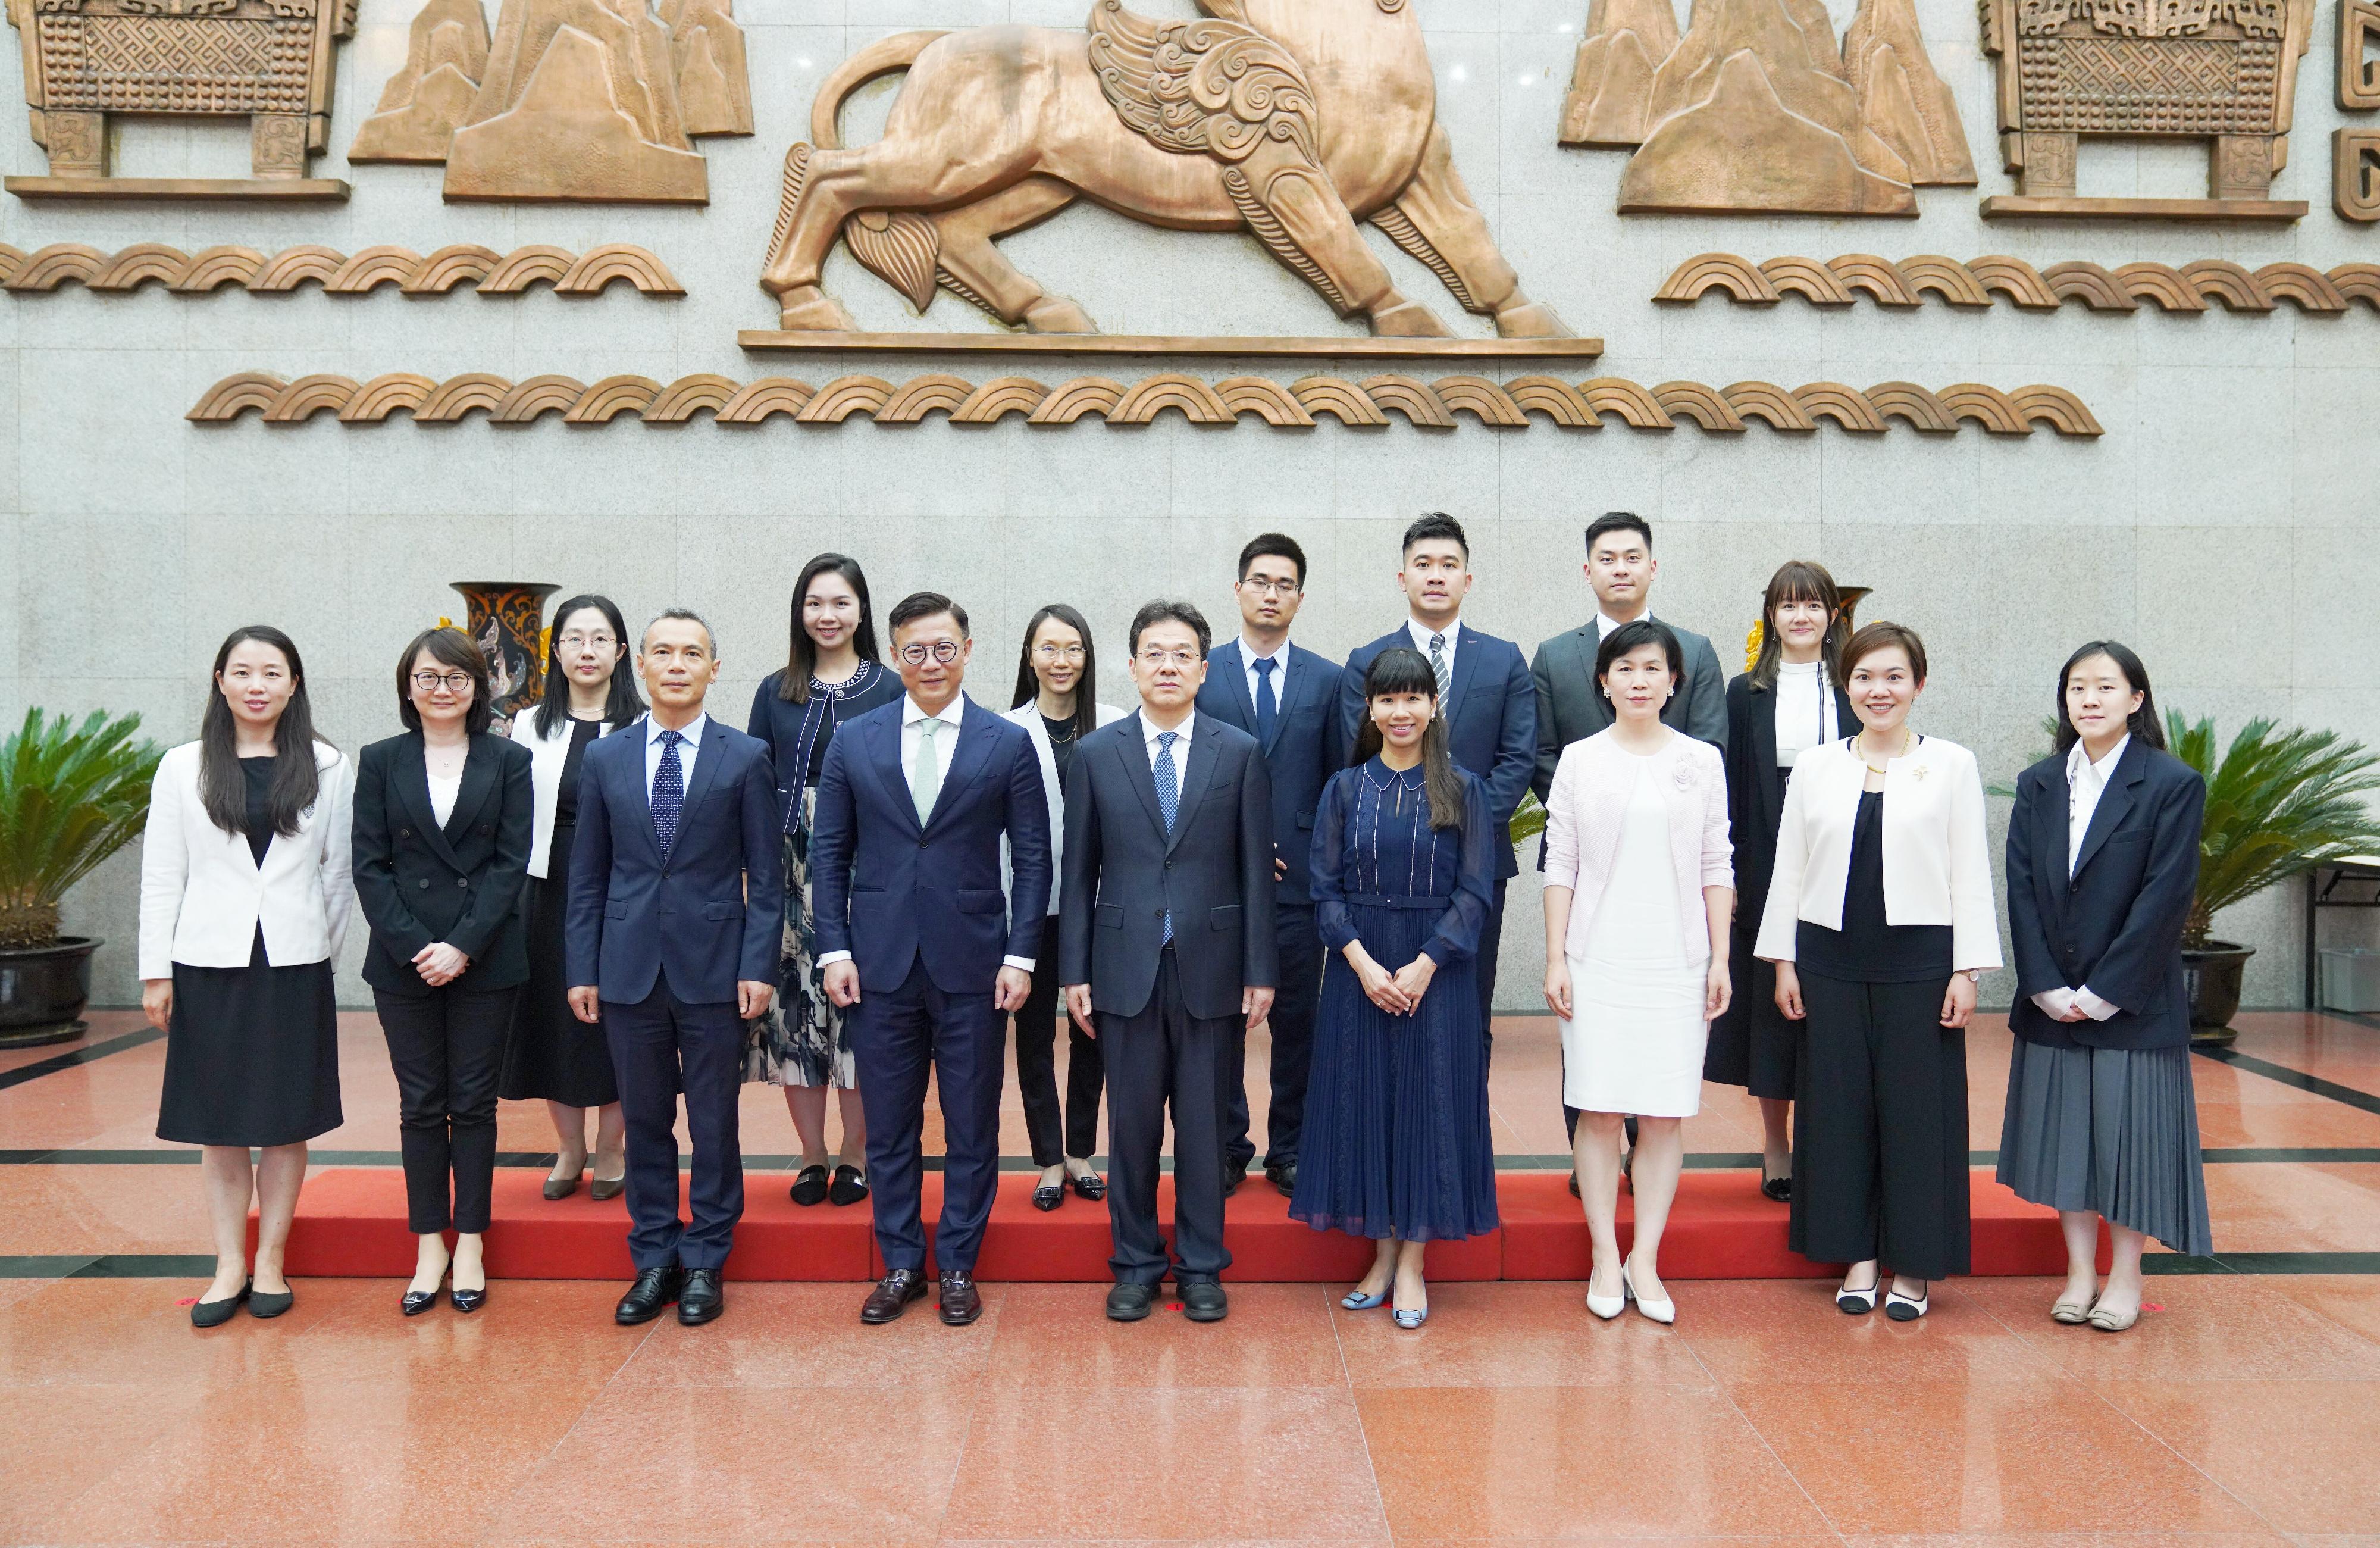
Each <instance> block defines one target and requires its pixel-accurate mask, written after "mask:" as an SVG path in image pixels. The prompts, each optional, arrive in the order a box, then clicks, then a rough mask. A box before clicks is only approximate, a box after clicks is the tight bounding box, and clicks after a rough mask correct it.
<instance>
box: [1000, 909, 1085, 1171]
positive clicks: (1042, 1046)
mask: <svg viewBox="0 0 2380 1548" xmlns="http://www.w3.org/2000/svg"><path fill="white" fill-rule="evenodd" d="M1034 961H1035V963H1036V964H1037V965H1038V966H1037V967H1036V969H1035V970H1034V974H1033V989H1032V992H1031V993H1028V994H1026V996H1025V1005H1024V1006H1023V1008H1022V1009H1020V1010H1018V1011H1017V1013H1016V1020H1015V1026H1016V1092H1017V1095H1018V1096H1019V1097H1020V1098H1022V1099H1023V1100H1024V1103H1025V1138H1026V1143H1027V1144H1029V1145H1031V1146H1032V1147H1033V1164H1034V1165H1036V1166H1055V1165H1057V1164H1059V1163H1060V1162H1062V1161H1064V1160H1065V1159H1066V1157H1068V1156H1070V1155H1072V1156H1079V1157H1081V1158H1082V1159H1083V1160H1085V1161H1088V1160H1089V1159H1090V1158H1091V1157H1092V1156H1093V1155H1095V1154H1097V1153H1098V1152H1099V1087H1100V1085H1101V1084H1102V1080H1103V1072H1104V1069H1105V1067H1104V1066H1103V1065H1102V1064H1101V1063H1100V1060H1099V1041H1098V1040H1097V1039H1095V1038H1088V1037H1085V1036H1084V1035H1083V1030H1082V1029H1081V1028H1080V1027H1077V1026H1075V1018H1073V1017H1071V1016H1068V1017H1066V1018H1065V1019H1066V1037H1067V1040H1068V1041H1067V1043H1066V1105H1065V1108H1064V1110H1063V1112H1062V1113H1061V1111H1060V1109H1059V1106H1058V1018H1060V1017H1061V1016H1064V1015H1065V1012H1064V1008H1063V1006H1062V995H1061V994H1060V993H1059V984H1058V916H1057V915H1055V914H1051V915H1050V918H1049V920H1048V922H1046V923H1044V924H1043V925H1042V927H1041V955H1040V956H1038V957H1035V958H1034Z"/></svg>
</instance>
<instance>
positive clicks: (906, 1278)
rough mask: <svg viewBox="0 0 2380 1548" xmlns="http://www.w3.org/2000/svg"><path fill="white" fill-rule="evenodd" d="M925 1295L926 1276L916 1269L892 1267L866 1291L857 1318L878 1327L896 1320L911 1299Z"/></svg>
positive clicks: (921, 1297) (918, 1298) (917, 1298)
mask: <svg viewBox="0 0 2380 1548" xmlns="http://www.w3.org/2000/svg"><path fill="white" fill-rule="evenodd" d="M925 1297H926V1276H925V1275H924V1274H920V1273H919V1272H918V1271H917V1270H916V1269H894V1270H893V1271H892V1273H891V1274H886V1275H885V1276H884V1280H883V1283H881V1284H880V1285H878V1286H876V1288H875V1289H873V1290H870V1291H869V1292H868V1299H867V1300H866V1301H864V1302H862V1303H861V1305H860V1308H859V1320H860V1321H861V1322H863V1323H868V1325H869V1326H870V1327H880V1326H882V1325H883V1324H884V1323H890V1322H894V1321H897V1320H898V1319H899V1318H900V1315H901V1313H903V1312H904V1311H906V1310H909V1303H910V1302H911V1301H913V1300H923V1299H924V1298H925Z"/></svg>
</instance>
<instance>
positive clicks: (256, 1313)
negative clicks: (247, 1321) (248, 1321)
mask: <svg viewBox="0 0 2380 1548" xmlns="http://www.w3.org/2000/svg"><path fill="white" fill-rule="evenodd" d="M295 1305H297V1291H295V1290H284V1291H282V1292H281V1293H280V1294H279V1295H277V1296H268V1295H266V1294H265V1293H264V1292H263V1291H261V1290H255V1289H251V1290H249V1292H248V1314H249V1316H251V1317H256V1318H261V1319H263V1320H264V1321H267V1322H270V1321H271V1320H272V1319H273V1318H275V1317H278V1316H280V1315H281V1314H282V1313H283V1312H285V1311H286V1310H289V1309H290V1308H291V1307H293V1306H295Z"/></svg>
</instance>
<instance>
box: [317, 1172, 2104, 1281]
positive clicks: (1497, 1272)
mask: <svg viewBox="0 0 2380 1548" xmlns="http://www.w3.org/2000/svg"><path fill="white" fill-rule="evenodd" d="M544 1180H545V1178H544V1174H542V1173H541V1172H538V1171H535V1170H530V1169H517V1170H505V1171H501V1172H499V1173H497V1174H496V1190H495V1224H494V1226H493V1228H492V1229H491V1230H490V1231H489V1233H488V1244H487V1253H488V1272H489V1273H490V1274H492V1275H494V1276H495V1277H497V1278H500V1279H625V1278H628V1277H630V1276H631V1274H632V1270H631V1269H630V1267H629V1264H628V1250H627V1243H626V1236H627V1228H628V1212H627V1206H626V1202H625V1200H620V1199H614V1200H612V1201H609V1202H606V1203H601V1204H599V1203H597V1202H595V1201H593V1200H592V1199H590V1198H589V1197H588V1195H587V1193H586V1192H585V1190H583V1189H582V1190H581V1191H580V1192H578V1193H577V1194H576V1195H574V1196H573V1197H571V1198H568V1199H565V1200H563V1201H560V1202H557V1203H549V1202H547V1201H546V1200H545V1199H544V1198H543V1197H542V1194H541V1188H542V1184H543V1183H544ZM787 1181H788V1179H786V1178H784V1177H783V1176H778V1175H776V1174H773V1173H758V1172H756V1173H753V1174H752V1175H751V1176H749V1177H748V1178H747V1184H746V1191H745V1211H744V1220H743V1224H742V1225H739V1226H738V1227H737V1228H736V1232H735V1257H734V1259H732V1260H731V1261H730V1262H729V1263H728V1274H729V1276H730V1277H732V1278H736V1279H747V1280H753V1279H783V1280H847V1281H852V1282H859V1281H865V1280H871V1279H874V1278H877V1277H878V1276H879V1275H880V1274H882V1272H883V1267H884V1265H883V1262H882V1260H881V1259H880V1258H879V1257H878V1256H877V1254H876V1246H875V1235H874V1232H873V1231H872V1230H871V1228H870V1225H869V1217H868V1206H866V1205H864V1204H862V1205H856V1206H854V1207H852V1208H850V1209H837V1208H835V1207H834V1206H832V1205H831V1204H820V1205H818V1206H816V1207H815V1208H811V1209H803V1208H801V1207H800V1206H798V1205H796V1204H795V1203H794V1202H793V1201H791V1200H790V1199H788V1198H787V1197H786V1196H785V1189H786V1186H787ZM1033 1182H1034V1177H1033V1175H1032V1174H1030V1173H1010V1174H1007V1175H1005V1176H1002V1178H1001V1183H1000V1197H999V1200H998V1202H997V1203H995V1204H994V1206H993V1208H992V1213H991V1226H990V1231H989V1232H988V1233H987V1234H986V1236H985V1238H984V1246H983V1254H982V1257H981V1259H980V1260H979V1261H978V1262H977V1265H976V1268H977V1273H978V1274H981V1275H982V1276H983V1277H984V1278H985V1279H987V1280H994V1281H999V1280H1008V1281H1015V1280H1074V1281H1088V1282H1104V1281H1105V1280H1107V1279H1108V1277H1109V1274H1108V1215H1107V1207H1106V1206H1105V1205H1104V1204H1091V1203H1086V1202H1085V1201H1082V1200H1080V1199H1076V1198H1074V1197H1073V1196H1072V1195H1069V1196H1068V1199H1067V1201H1066V1203H1065V1205H1064V1206H1063V1207H1062V1208H1060V1209H1058V1210H1056V1211H1054V1212H1052V1213H1047V1214H1044V1213H1041V1212H1040V1211H1038V1210H1036V1209H1035V1208H1034V1207H1033V1204H1032V1191H1033ZM1566 1183H1567V1178H1566V1176H1565V1175H1564V1174H1562V1173H1560V1172H1507V1173H1505V1174H1503V1175H1502V1176H1500V1178H1499V1179H1498V1197H1499V1201H1500V1207H1501V1213H1502V1214H1503V1220H1504V1225H1503V1228H1502V1229H1501V1230H1500V1231H1498V1232H1496V1233H1494V1234H1493V1235H1490V1236H1487V1237H1477V1238H1475V1239H1473V1240H1471V1241H1465V1242H1440V1243H1438V1244H1436V1245H1434V1246H1432V1247H1431V1249H1430V1251H1429V1273H1430V1274H1431V1276H1432V1277H1434V1278H1439V1279H1585V1277H1586V1271H1587V1237H1586V1223H1585V1219H1584V1218H1583V1216H1582V1215H1581V1214H1580V1213H1579V1204H1578V1201H1577V1200H1575V1199H1573V1198H1572V1197H1571V1196H1570V1191H1569V1188H1568V1187H1567V1186H1566ZM1759 1183H1760V1178H1759V1175H1758V1174H1757V1173H1755V1172H1748V1171H1747V1172H1688V1173H1687V1174H1686V1175H1685V1176H1684V1178H1683V1179H1682V1181H1681V1182H1680V1184H1679V1188H1678V1201H1677V1204H1676V1207H1675V1208H1674V1209H1673V1210H1672V1211H1671V1212H1670V1230H1669V1236H1668V1238H1667V1240H1666V1241H1664V1243H1663V1244H1662V1249H1661V1272H1662V1274H1664V1275H1665V1276H1666V1277H1668V1278H1670V1279H1798V1278H1815V1277H1820V1276H1825V1275H1828V1274H1834V1273H1836V1272H1838V1270H1837V1268H1836V1267H1835V1266H1832V1265H1828V1264H1821V1263H1813V1262H1808V1261H1807V1260H1805V1259H1803V1258H1802V1257H1800V1256H1798V1255H1797V1254H1795V1253H1794V1252H1792V1251H1791V1249H1788V1248H1787V1247H1786V1245H1785V1225H1786V1218H1785V1215H1786V1212H1785V1207H1784V1206H1783V1205H1781V1204H1777V1203H1772V1202H1770V1201H1768V1200H1767V1199H1765V1198H1763V1197H1761V1194H1760V1187H1759ZM1172 1194H1173V1189H1172V1179H1171V1178H1168V1179H1166V1180H1165V1182H1164V1183H1163V1184H1162V1185H1161V1187H1160V1194H1159V1210H1160V1215H1161V1216H1164V1217H1169V1218H1170V1216H1171V1214H1172V1208H1173V1202H1172ZM1973 1194H1974V1204H1973V1208H1974V1272H1975V1273H1976V1274H2062V1273H2064V1272H2065V1267H2066V1249H2065V1246H2064V1244H2063V1242H2062V1241H2061V1240H2060V1238H2059V1237H2058V1217H2057V1215H2056V1214H2054V1213H2051V1212H2050V1211H2048V1210H2046V1209H2041V1208H2038V1207H2036V1206H2034V1205H2032V1204H2028V1203H2025V1202H2024V1201H2022V1200H2020V1199H2018V1198H2017V1197H2016V1195H2014V1194H2012V1193H2010V1191H2009V1190H2008V1189H2007V1188H2002V1187H2001V1186H2000V1185H1999V1184H1998V1183H1997V1182H1995V1181H1993V1180H1992V1177H1991V1175H1990V1174H1989V1173H1987V1172H1976V1173H1974V1174H1973ZM940 1209H941V1175H940V1174H931V1173H929V1175H928V1176H927V1178H926V1198H925V1213H926V1225H927V1230H928V1233H929V1237H930V1234H931V1232H932V1229H933V1222H934V1216H935V1213H936V1212H938V1211H939V1210H940ZM1630 1231H1631V1225H1630V1201H1629V1198H1628V1196H1627V1194H1626V1192H1625V1191H1623V1192H1622V1193H1621V1200H1620V1237H1621V1245H1622V1246H1623V1247H1625V1246H1626V1244H1627V1242H1628V1239H1629V1236H1630ZM1226 1240H1227V1242H1228V1244H1229V1246H1230V1248H1231V1249H1232V1259H1233V1262H1232V1268H1231V1272H1230V1274H1229V1275H1228V1277H1230V1278H1232V1279H1235V1280H1246V1281H1268V1280H1271V1281H1281V1280H1324V1281H1330V1280H1342V1279H1354V1278H1357V1277H1360V1276H1361V1274H1362V1273H1363V1271H1364V1266H1365V1265H1366V1263H1368V1262H1370V1261H1371V1256H1372V1249H1371V1246H1370V1244H1368V1243H1366V1242H1362V1241H1357V1240H1354V1239H1353V1238H1351V1237H1343V1236H1339V1235H1335V1234H1330V1233H1324V1232H1319V1231H1315V1230H1313V1229H1310V1228H1309V1227H1307V1226H1305V1225H1301V1224H1300V1223H1298V1222H1296V1221H1293V1220H1292V1219H1290V1218H1289V1201H1288V1200H1286V1199H1283V1198H1282V1197H1281V1195H1280V1194H1279V1193H1278V1192H1277V1191H1275V1190H1274V1189H1273V1188H1271V1187H1270V1186H1269V1184H1267V1183H1265V1182H1264V1181H1263V1180H1262V1179H1261V1178H1254V1177H1252V1178H1250V1179H1249V1180H1248V1182H1247V1183H1246V1184H1245V1185H1244V1186H1243V1187H1242V1188H1240V1190H1239V1192H1238V1194H1237V1195H1236V1196H1235V1197H1234V1198H1233V1200H1232V1201H1231V1207H1230V1212H1229V1214H1228V1216H1227V1226H1226ZM2103 1255H2104V1248H2103ZM413 1256H414V1241H413V1237H412V1234H411V1233H410V1232H408V1231H407V1229H406V1223H405V1179H404V1176H403V1175H402V1174H401V1173H399V1172H398V1171H397V1170H396V1169H395V1168H394V1167H356V1168H333V1169H331V1170H328V1171H325V1172H323V1173H322V1174H321V1175H320V1176H317V1177H315V1178H314V1179H313V1180H312V1181H310V1182H309V1183H308V1184H307V1185H306V1191H305V1192H304V1194H303V1195H301V1196H300V1198H299V1200H298V1203H297V1225H295V1226H294V1227H293V1228H292V1230H291V1231H290V1236H289V1272H290V1273H291V1274H301V1275H313V1276H332V1277H337V1276H346V1275H363V1276H371V1277H381V1278H402V1277H404V1276H405V1275H407V1274H410V1273H412V1272H413Z"/></svg>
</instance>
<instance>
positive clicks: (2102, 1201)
mask: <svg viewBox="0 0 2380 1548" xmlns="http://www.w3.org/2000/svg"><path fill="white" fill-rule="evenodd" d="M2205 810H2206V786H2205V783H2204V781H2203V780H2201V779H2200V778H2199V776H2198V774H2197V771H2195V770H2193V769H2192V768H2191V767H2190V766H2189V765H2188V764H2186V763H2184V762H2181V761H2180V759H2178V758H2175V757H2172V756H2171V755H2169V754H2168V753H2167V752H2166V750H2165V733H2164V730H2163V728H2162V727H2161V726H2160V725H2159V724H2158V721H2157V711H2156V701H2155V699H2154V698H2153V697H2152V696H2151V694H2150V691H2149V677H2148V673H2147V671H2146V670H2145V669H2143V667H2142V665H2141V661H2140V658H2139V657H2138V656H2136V655H2134V654H2133V653H2132V652H2131V651H2129V650H2127V649H2125V648H2124V647H2123V646H2121V645H2119V644H2117V643H2115V642H2114V641H2112V640H2094V641H2093V642H2091V643H2090V644H2088V645H2085V646H2083V648H2082V649H2081V650H2079V651H2077V652H2074V654H2073V655H2072V656H2071V657H2070V659H2069V660H2068V661H2067V663H2066V665H2065V667H2064V668H2063V669H2062V670H2061V671H2060V672H2059V673H2058V752H2057V755H2056V756H2054V757H2050V758H2046V759H2044V760H2043V761H2042V762H2038V763H2035V764H2034V766H2033V767H2032V768H2029V769H2027V770H2025V771H2024V773H2023V774H2021V775H2019V776H2018V778H2017V786H2016V810H2015V811H2014V812H2012V813H2011V814H2010V819H2009V835H2008V910H2009V931H2010V935H2011V936H2012V937H2013V938H2014V941H2015V945H2016V968H2017V998H2016V1004H2015V1005H2014V1006H2012V1007H2011V1008H2010V1011H2009V1030H2010V1031H2012V1032H2014V1033H2015V1034H2016V1039H2017V1041H2016V1046H2015V1049H2014V1052H2013V1053H2012V1054H2011V1055H2010V1060H2009V1091H2008V1115H2007V1117H2006V1119H2005V1120H2004V1122H2003V1124H2002V1126H2001V1132H2000V1162H1999V1179H2000V1181H2002V1182H2004V1183H2006V1184H2007V1185H2008V1186H2009V1187H2010V1188H2012V1189H2014V1190H2015V1192H2016V1193H2017V1195H2018V1197H2020V1198H2022V1199H2026V1200H2029V1201H2032V1202H2034V1203H2036V1204H2046V1205H2048V1206H2050V1207H2051V1208H2052V1209H2055V1210H2057V1211H2058V1220H2059V1223H2060V1224H2061V1225H2063V1226H2064V1227H2065V1232H2066V1263H2067V1266H2066V1288H2065V1289H2064V1291H2062V1292H2061V1293H2060V1294H2059V1296H2058V1300H2057V1302H2056V1303H2055V1304H2054V1305H2053V1306H2052V1307H2051V1308H2050V1311H2049V1314H2050V1316H2051V1317H2052V1318H2054V1319H2056V1320H2057V1321H2058V1322H2061V1323H2084V1322H2087V1323H2090V1324H2091V1325H2092V1326H2093V1327H2095V1328H2097V1329H2099V1330H2101V1331H2102V1332H2105V1333H2121V1332H2122V1331H2124V1330H2125V1329H2126V1328H2129V1327H2131V1325H2132V1324H2133V1323H2135V1322H2136V1321H2138V1320H2139V1318H2140V1313H2141V1252H2142V1249H2143V1248H2144V1247H2145V1246H2146V1245H2147V1239H2148V1237H2156V1238H2157V1239H2158V1240H2159V1241H2162V1242H2164V1243H2165V1244H2166V1245H2167V1246H2168V1247H2170V1248H2172V1249H2175V1250H2176V1251H2179V1252H2187V1253H2193V1254H2196V1255H2199V1256H2202V1257H2203V1256H2204V1255H2206V1254H2208V1253H2211V1252H2212V1251H2213V1250H2214V1249H2215V1244H2214V1236H2213V1233H2212V1231H2211V1230H2210V1229H2209V1227H2208V1225H2207V1219H2206V1183H2205V1177H2204V1173H2203V1171H2202V1169H2201V1165H2200V1159H2201V1158H2200V1155H2199V1150H2198V1107H2197V1102H2196V1099H2195V1096H2194V1095H2193V1093H2192V1090H2191V1083H2190V999H2189V994H2188V992H2187V990H2186V989H2185V988H2184V987H2183V983H2182V969H2181V933H2182V926H2183V924H2184V922H2185V921H2186V920H2188V919H2189V917H2190V910H2191V906H2192V899H2193V897H2194V896H2196V893H2197V888H2198V839H2199V827H2200V823H2201V821H2202V819H2203V818H2204V814H2205ZM2103 1218H2104V1219H2105V1220H2106V1221H2107V1224H2108V1227H2109V1231H2110V1234H2111V1235H2112V1236H2113V1237H2114V1238H2115V1262H2114V1266H2113V1267H2112V1268H2111V1269H2110V1270H2109V1272H2108V1274H2107V1286H2106V1288H2104V1289H2101V1290H2099V1291H2098V1293H2097V1295H2096V1297H2094V1295H2093V1290H2094V1288H2095V1286H2096V1284H2097V1274H2096V1267H2097V1262H2096V1261H2097V1255H2098V1243H2099V1222H2100V1220H2101V1219H2103Z"/></svg>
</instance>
